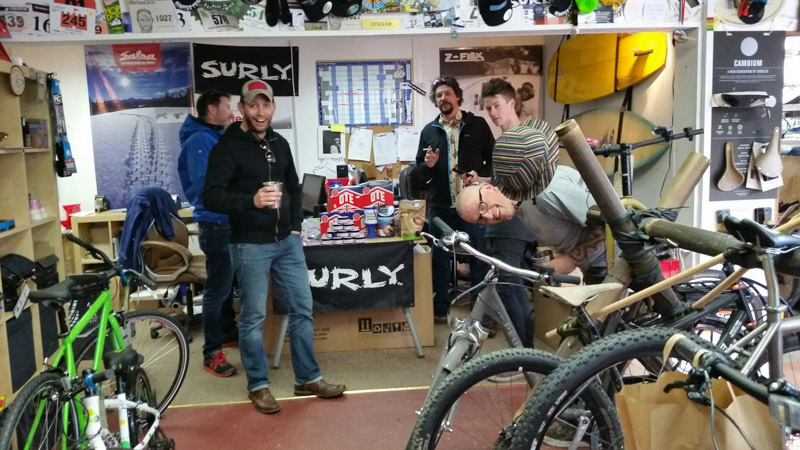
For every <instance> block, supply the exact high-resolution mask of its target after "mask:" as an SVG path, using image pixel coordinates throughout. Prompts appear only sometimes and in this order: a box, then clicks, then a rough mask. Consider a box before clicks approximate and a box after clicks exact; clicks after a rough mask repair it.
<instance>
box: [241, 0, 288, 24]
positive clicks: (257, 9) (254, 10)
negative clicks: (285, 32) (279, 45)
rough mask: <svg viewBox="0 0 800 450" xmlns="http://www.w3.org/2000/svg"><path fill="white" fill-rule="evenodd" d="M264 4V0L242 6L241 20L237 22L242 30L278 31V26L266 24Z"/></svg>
mask: <svg viewBox="0 0 800 450" xmlns="http://www.w3.org/2000/svg"><path fill="white" fill-rule="evenodd" d="M265 6H266V1H264V0H262V1H260V2H259V3H257V4H255V5H245V6H244V8H245V10H244V16H242V20H241V21H240V22H239V23H240V24H241V25H242V29H243V30H245V31H250V30H259V31H278V28H279V27H271V26H269V25H267V21H266V19H265V17H264V16H265V14H266V13H265V11H264V8H265Z"/></svg>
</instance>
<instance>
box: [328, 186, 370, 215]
mask: <svg viewBox="0 0 800 450" xmlns="http://www.w3.org/2000/svg"><path fill="white" fill-rule="evenodd" d="M363 192H364V187H363V186H341V187H334V188H331V191H330V194H328V212H355V211H356V210H360V209H362V207H361V196H362V195H363Z"/></svg>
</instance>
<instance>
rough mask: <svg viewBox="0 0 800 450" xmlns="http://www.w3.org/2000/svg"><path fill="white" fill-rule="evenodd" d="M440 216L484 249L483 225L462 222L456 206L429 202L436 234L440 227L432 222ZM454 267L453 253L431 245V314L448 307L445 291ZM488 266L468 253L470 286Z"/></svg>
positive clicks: (448, 300)
mask: <svg viewBox="0 0 800 450" xmlns="http://www.w3.org/2000/svg"><path fill="white" fill-rule="evenodd" d="M435 217H440V218H441V219H442V220H444V222H445V223H446V224H448V225H450V227H451V228H453V229H454V230H456V231H464V232H466V233H467V234H469V240H470V244H471V245H472V246H473V247H475V248H476V249H477V250H479V251H483V249H484V247H485V241H486V239H485V238H484V234H485V233H486V230H485V228H484V227H482V226H478V225H475V224H472V223H468V222H465V221H464V220H463V219H462V218H461V217H460V216H459V215H458V213H457V212H456V209H455V208H445V207H439V206H432V207H431V208H430V210H429V211H428V220H429V221H430V224H431V225H430V226H431V234H432V235H434V236H436V237H441V236H442V231H441V230H439V229H438V228H437V227H436V225H434V224H433V219H434V218H435ZM452 269H453V258H452V253H450V252H446V251H444V250H441V249H440V248H438V247H433V254H432V255H431V270H432V272H433V274H432V276H433V314H434V315H436V316H440V317H443V316H446V315H447V312H448V311H449V310H450V298H449V297H448V295H447V292H448V290H449V288H450V282H451V281H452V280H453V276H452V274H451V272H452ZM487 270H488V267H487V266H486V263H484V262H482V261H478V260H477V259H475V258H473V257H471V256H470V257H469V281H470V285H471V286H475V285H476V284H478V283H480V282H481V281H482V280H483V277H484V276H485V275H486V271H487Z"/></svg>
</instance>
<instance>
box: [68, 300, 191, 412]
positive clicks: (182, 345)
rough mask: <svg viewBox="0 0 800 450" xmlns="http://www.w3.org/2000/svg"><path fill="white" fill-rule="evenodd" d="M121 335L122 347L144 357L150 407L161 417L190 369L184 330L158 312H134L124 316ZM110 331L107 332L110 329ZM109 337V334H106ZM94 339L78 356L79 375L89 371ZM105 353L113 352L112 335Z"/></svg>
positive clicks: (107, 388) (108, 383)
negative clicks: (83, 371)
mask: <svg viewBox="0 0 800 450" xmlns="http://www.w3.org/2000/svg"><path fill="white" fill-rule="evenodd" d="M124 317H125V320H124V322H125V326H124V327H123V330H122V333H123V337H124V339H125V345H126V346H129V347H131V348H133V349H134V350H136V351H137V352H138V353H139V354H140V355H142V357H143V361H142V364H141V367H142V368H143V369H144V370H145V371H146V372H147V378H148V380H149V384H150V390H151V393H152V399H151V401H152V403H150V402H148V403H150V404H153V405H156V408H157V409H158V411H159V412H160V413H162V414H163V413H164V411H165V410H166V409H167V407H168V406H169V405H170V403H172V401H173V400H174V399H175V396H176V395H178V390H180V388H181V385H182V384H183V380H184V379H185V378H186V371H187V369H188V367H189V343H188V342H187V340H186V335H185V334H184V332H183V327H182V326H181V325H180V323H178V322H177V321H176V320H175V319H173V318H172V317H171V316H169V315H167V314H164V313H161V312H158V311H133V312H129V313H125V315H124ZM109 330H110V328H109ZM109 333H110V331H109ZM96 345H97V336H93V337H92V340H91V341H89V342H88V343H87V344H86V346H85V347H84V348H83V350H81V351H80V352H79V353H78V356H77V357H76V358H75V361H76V363H77V364H79V365H78V373H80V371H81V370H82V369H84V368H87V367H91V364H92V357H93V356H94V350H95V346H96ZM105 347H106V348H105V351H104V352H103V353H105V352H106V351H110V350H113V349H112V345H111V335H110V334H109V335H108V336H106V345H105ZM115 386H116V382H115V381H114V379H113V378H112V379H111V380H108V381H106V382H105V383H104V384H103V386H102V387H103V389H104V390H105V392H109V391H113V390H114V389H115Z"/></svg>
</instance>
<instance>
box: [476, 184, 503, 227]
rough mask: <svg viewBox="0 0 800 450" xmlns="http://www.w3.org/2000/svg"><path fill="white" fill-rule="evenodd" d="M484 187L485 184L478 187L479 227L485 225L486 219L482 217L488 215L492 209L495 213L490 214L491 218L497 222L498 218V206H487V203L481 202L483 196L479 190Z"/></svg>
mask: <svg viewBox="0 0 800 450" xmlns="http://www.w3.org/2000/svg"><path fill="white" fill-rule="evenodd" d="M484 186H486V183H482V184H481V185H480V186H478V215H479V217H478V223H479V224H481V225H485V224H486V218H485V217H484V216H485V215H486V214H488V213H489V211H491V210H492V208H493V207H494V208H495V213H494V214H492V217H491V218H492V219H494V220H497V219H498V217H499V216H500V207H499V206H498V205H493V206H489V204H488V203H486V202H484V201H483V194H482V193H481V190H482V189H483V187H484Z"/></svg>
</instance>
